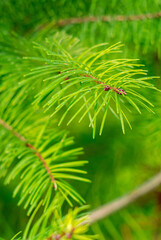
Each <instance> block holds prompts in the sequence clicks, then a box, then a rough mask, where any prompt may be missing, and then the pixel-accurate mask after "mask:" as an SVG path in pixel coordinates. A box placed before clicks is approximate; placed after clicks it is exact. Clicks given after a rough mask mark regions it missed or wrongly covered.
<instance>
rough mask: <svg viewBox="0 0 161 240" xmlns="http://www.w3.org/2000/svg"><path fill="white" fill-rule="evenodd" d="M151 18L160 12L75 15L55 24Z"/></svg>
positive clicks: (156, 16)
mask: <svg viewBox="0 0 161 240" xmlns="http://www.w3.org/2000/svg"><path fill="white" fill-rule="evenodd" d="M153 18H161V12H157V13H146V14H140V15H129V16H124V15H117V16H102V17H98V16H84V17H76V18H69V19H62V20H59V21H57V22H56V23H55V25H57V26H66V25H68V24H80V23H84V22H97V21H101V22H112V21H116V22H123V21H142V20H146V19H153Z"/></svg>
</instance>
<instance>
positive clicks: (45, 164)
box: [0, 119, 56, 189]
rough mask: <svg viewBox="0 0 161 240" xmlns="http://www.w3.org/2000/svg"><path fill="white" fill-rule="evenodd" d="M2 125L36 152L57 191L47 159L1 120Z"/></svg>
mask: <svg viewBox="0 0 161 240" xmlns="http://www.w3.org/2000/svg"><path fill="white" fill-rule="evenodd" d="M0 124H1V125H2V126H3V127H4V128H6V129H7V130H9V131H11V132H12V133H13V135H15V136H16V137H17V138H18V139H19V140H20V141H22V142H25V146H26V147H28V148H30V149H32V150H33V151H34V154H35V155H36V156H37V157H38V158H39V159H40V161H41V162H42V163H43V165H44V167H45V169H46V171H47V173H48V174H49V176H50V179H51V182H52V183H53V187H54V188H55V189H56V181H55V179H54V177H53V175H52V173H51V171H50V168H49V167H48V165H47V163H46V161H45V159H44V158H43V157H42V155H41V154H40V153H39V152H38V150H37V149H36V148H35V147H34V146H32V145H31V144H30V143H28V142H27V139H25V138H24V137H23V136H21V135H20V134H19V133H18V132H16V131H15V130H14V129H13V128H12V127H11V126H10V125H8V124H7V123H6V122H5V121H3V120H2V119H0Z"/></svg>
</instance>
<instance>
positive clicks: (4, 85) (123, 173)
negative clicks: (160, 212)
mask: <svg viewBox="0 0 161 240" xmlns="http://www.w3.org/2000/svg"><path fill="white" fill-rule="evenodd" d="M55 6H56V7H55ZM125 6H126V8H125ZM160 9H161V2H160V1H159V0H155V1H154V2H153V4H151V2H150V1H148V0H143V1H135V2H130V1H129V0H126V1H117V0H112V1H110V3H109V4H107V3H106V2H105V1H103V0H102V1H97V0H94V1H92V2H91V3H90V2H89V1H80V2H75V1H72V0H70V1H65V0H60V1H55V0H52V1H48V0H45V1H44V0H41V1H33V0H29V1H26V2H22V1H20V0H17V1H16V2H15V3H13V1H11V0H8V1H5V0H2V1H1V2H0V15H1V22H3V24H2V26H0V30H1V31H0V145H1V147H0V177H2V178H3V179H4V183H5V184H11V185H13V186H12V188H13V189H14V190H13V197H16V200H17V199H18V205H21V204H22V205H23V207H24V209H26V213H27V216H28V219H27V224H26V226H25V227H24V229H22V230H23V232H22V233H18V234H16V232H15V233H14V234H16V235H15V236H14V237H13V238H12V239H23V240H27V239H37V240H38V239H39V240H41V239H42V240H43V239H49V240H52V239H55V240H59V239H61V240H65V239H75V240H92V239H102V240H103V239H117V240H119V239H128V238H127V237H126V236H128V233H127V232H126V231H128V230H127V228H126V229H125V232H126V233H123V235H125V238H124V236H122V235H121V233H120V231H119V230H118V229H119V227H118V226H119V225H120V222H121V221H125V222H126V223H127V224H129V225H128V226H130V228H132V230H133V231H134V232H135V233H134V234H133V238H131V239H151V238H150V237H151V236H152V233H149V234H148V235H147V234H146V233H145V231H143V230H142V229H141V228H140V226H139V224H138V223H137V222H135V219H134V218H133V217H132V215H131V214H130V213H129V212H128V210H124V211H123V212H121V213H120V216H119V217H118V219H116V218H115V216H114V218H115V219H114V220H112V219H110V218H109V219H107V220H105V223H103V225H102V226H103V227H102V228H101V227H100V225H98V224H96V225H95V226H94V227H93V226H91V229H92V228H93V229H92V230H90V231H89V211H88V208H87V206H86V205H85V204H86V201H85V200H84V198H86V196H85V195H87V198H86V199H87V201H88V198H89V195H92V191H93V188H95V191H96V190H97V194H96V192H94V199H93V200H92V201H94V204H93V206H98V203H99V204H100V203H102V199H103V202H104V201H105V199H106V201H107V200H111V199H109V195H108V194H110V193H111V189H108V193H104V191H105V190H102V189H105V187H106V188H107V184H108V186H109V185H110V182H112V181H113V177H114V176H112V174H111V175H110V174H109V175H108V176H107V172H106V167H105V168H104V169H103V168H102V169H100V167H99V166H98V162H97V161H96V162H94V167H93V168H95V170H93V173H91V171H90V167H87V166H86V168H88V169H89V172H90V174H91V175H92V176H91V178H92V180H93V181H92V186H94V187H91V186H90V190H89V192H88V194H89V195H88V194H85V191H86V189H87V188H88V187H84V185H82V184H83V182H85V183H86V186H87V185H88V184H89V182H90V180H89V179H88V177H86V176H84V174H86V173H87V172H86V171H85V170H84V165H86V164H87V163H88V161H87V160H82V159H84V157H82V156H81V157H80V155H82V154H83V148H82V147H77V146H76V147H73V144H74V139H73V137H71V136H70V134H69V133H68V131H67V130H66V129H65V128H67V127H68V126H69V127H68V129H70V130H71V127H70V124H71V123H72V126H73V128H74V126H77V127H76V128H78V126H80V128H82V129H83V127H82V126H83V125H81V124H82V122H84V124H85V129H86V130H85V131H88V130H87V128H86V125H87V126H89V127H91V128H92V132H93V138H96V139H97V135H98V134H97V133H99V135H102V134H103V132H104V131H105V134H107V131H109V133H110V131H111V133H110V134H109V135H110V136H113V139H116V140H112V141H114V144H115V146H116V147H115V149H116V151H115V150H114V149H113V147H111V146H109V149H111V153H114V154H115V153H116V155H118V159H117V157H116V158H115V159H117V164H118V165H117V164H114V165H113V166H112V164H113V163H112V162H111V163H109V166H108V167H109V168H108V173H110V171H111V172H112V171H114V172H115V165H117V166H119V159H120V157H119V154H118V150H117V149H120V148H121V147H122V146H121V147H120V145H119V144H121V141H123V143H125V144H126V145H127V149H128V144H129V143H128V140H126V141H125V140H123V139H124V138H123V136H124V135H122V133H120V132H119V133H118V131H120V130H119V127H118V122H119V124H120V125H121V129H122V132H123V133H125V129H126V125H125V123H126V124H127V125H129V127H130V128H131V129H132V125H133V124H134V126H135V129H136V125H137V124H138V123H140V124H142V125H146V126H147V128H146V129H149V128H150V129H154V130H152V134H153V138H155V139H157V143H158V142H160V131H159V130H158V129H159V127H158V125H159V124H160V117H159V116H158V120H156V119H155V117H154V116H152V115H151V113H155V112H157V115H160V110H157V109H154V103H155V105H156V106H157V107H159V104H158V102H159V98H160V95H159V94H160V93H159V90H158V89H159V88H158V87H159V86H158V87H157V86H156V85H157V84H156V82H157V83H158V81H157V80H155V78H157V77H154V76H156V74H158V73H159V71H158V70H156V71H155V67H154V62H153V58H154V57H153V56H156V59H157V63H156V65H157V64H158V62H159V61H160V56H161V47H160V46H161V32H160V26H161V21H160V19H159V18H156V19H155V18H149V19H144V20H143V21H140V20H139V19H137V20H138V21H137V20H134V21H127V20H125V21H120V20H118V21H114V20H112V18H111V20H110V21H109V22H101V21H94V22H88V21H87V22H84V23H80V24H66V22H65V23H64V24H62V25H61V24H60V21H61V20H63V19H68V18H71V17H80V18H81V17H84V16H97V17H98V18H99V17H100V19H101V17H102V16H104V15H109V16H111V17H114V16H117V15H118V16H119V15H121V16H128V15H136V16H137V15H140V14H147V13H149V12H150V13H151V14H153V13H159V10H160ZM64 21H65V20H64ZM145 33H146V34H145ZM120 41H121V42H122V43H123V44H122V43H120ZM124 44H125V46H124ZM149 54H151V56H152V58H151V59H150V60H149ZM134 58H137V59H134ZM138 58H141V59H142V60H138ZM152 62H153V65H152V66H151V67H149V64H151V63H152ZM159 63H160V62H159ZM145 65H147V67H146V66H145ZM158 65H159V64H158ZM148 67H149V71H150V74H149V73H147V72H148V71H147V69H148ZM158 85H159V84H158ZM146 110H148V111H146ZM138 113H139V114H141V113H143V117H142V118H143V119H144V120H141V119H142V118H141V116H139V117H138V116H137V114H138ZM113 116H114V118H113ZM115 118H116V119H117V120H115ZM146 118H148V119H153V121H152V122H151V123H150V125H149V123H148V122H146ZM106 120H108V122H109V125H108V124H106V122H107V121H106ZM131 122H133V124H131ZM63 123H65V124H64V125H63ZM79 123H80V124H79ZM75 124H76V125H75ZM78 124H79V125H78ZM110 128H111V130H110ZM115 128H116V132H115ZM113 130H114V131H113ZM137 131H139V130H136V133H135V132H134V133H133V132H131V133H129V130H128V129H127V132H128V134H133V136H134V138H136V139H137V137H138V135H137ZM78 132H79V130H78ZM145 132H147V130H145ZM145 132H144V131H140V132H139V133H141V134H144V135H146V134H147V133H145ZM73 133H74V131H73ZM135 134H136V135H135ZM118 135H119V139H120V140H119V142H118V141H117V136H118ZM130 136H131V135H130ZM146 137H147V135H146ZM110 138H111V137H110ZM110 138H109V137H108V140H107V141H108V142H109V139H110ZM104 140H105V141H106V138H104ZM90 141H91V140H90ZM95 141H96V140H95ZM148 141H149V142H148ZM131 144H133V143H131ZM104 146H105V147H104V148H105V149H106V145H104ZM149 146H150V148H149ZM140 147H142V148H143V149H144V151H145V150H146V149H147V151H152V150H153V147H152V145H151V139H150V138H147V140H146V141H145V143H141V146H140ZM148 148H149V149H148ZM154 149H156V151H157V153H156V155H157V160H156V161H155V164H152V165H154V167H158V164H159V158H158V147H157V144H156V143H155V144H154ZM127 151H128V150H127ZM101 154H102V153H100V155H99V157H101V156H102V155H101ZM107 154H108V153H107ZM128 154H129V155H130V154H131V153H128ZM128 154H127V156H128ZM121 157H122V159H123V160H121V161H124V156H123V154H122V156H121ZM127 158H128V157H127ZM127 158H126V159H125V162H121V163H120V164H122V163H123V166H121V165H120V167H122V169H120V170H119V171H118V170H117V171H116V173H115V174H116V175H117V177H116V179H115V180H114V181H116V182H119V184H116V186H115V189H113V190H112V194H111V196H116V195H117V193H118V192H120V193H124V191H123V189H124V185H125V184H126V183H127V182H128V181H127V182H126V179H130V176H131V175H132V172H133V169H135V168H137V167H138V166H139V160H136V163H137V164H138V165H137V166H133V165H132V163H127V161H126V160H127ZM95 159H96V160H98V158H97V156H95ZM105 159H106V158H105ZM133 159H135V156H134V157H133ZM144 159H145V161H144V160H142V164H144V163H146V164H147V163H148V160H149V158H148V157H147V156H145V157H144ZM110 164H111V165H110ZM130 164H131V165H130ZM150 167H153V166H150ZM113 169H114V170H113ZM129 169H130V170H129ZM98 171H102V173H101V174H102V179H101V182H102V184H101V183H99V184H97V182H98V179H97V177H96V178H94V177H93V176H94V173H95V175H96V176H100V178H101V175H100V172H98ZM140 171H141V168H140V169H139V170H138V171H137V174H139V173H140ZM117 173H118V174H117ZM115 174H114V175H115ZM147 175H148V174H147ZM149 175H151V174H149ZM149 175H148V176H149ZM110 178H111V179H110ZM125 178H126V179H125ZM145 178H146V173H145ZM133 179H135V174H133ZM13 180H14V181H13ZM139 181H141V179H140V180H139ZM13 182H14V184H13ZM75 182H77V183H75ZM133 182H134V181H133ZM78 183H79V185H78ZM128 184H129V185H128ZM128 184H127V185H128V187H127V188H126V189H127V190H129V189H130V188H131V186H132V185H135V184H136V183H135V184H133V183H132V180H131V182H129V183H128ZM117 185H119V186H117ZM82 186H83V187H82ZM82 189H83V190H82ZM81 193H82V194H81ZM102 193H104V194H103V195H104V198H102ZM106 194H107V197H106ZM96 195H97V196H96ZM101 198H102V199H101ZM82 211H83V213H82ZM134 212H135V213H138V212H140V209H139V208H137V207H136V208H134ZM117 228H118V229H117ZM102 229H105V230H104V233H102V232H103V231H102ZM19 230H21V229H19ZM152 232H153V231H152ZM96 233H98V235H97V234H96ZM103 234H104V235H105V236H108V237H107V238H106V237H104V236H103ZM138 236H139V238H138ZM147 236H148V238H147ZM10 237H11V236H10ZM129 239H130V238H129Z"/></svg>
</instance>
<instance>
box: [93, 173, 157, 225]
mask: <svg viewBox="0 0 161 240" xmlns="http://www.w3.org/2000/svg"><path fill="white" fill-rule="evenodd" d="M160 185H161V172H159V173H158V174H156V175H155V176H154V177H152V178H151V179H149V180H148V181H146V182H144V183H143V184H142V185H140V186H139V187H138V188H137V189H135V190H133V191H132V192H130V193H129V194H127V195H124V196H122V197H120V198H118V199H115V200H113V201H112V202H110V203H107V204H105V205H103V206H101V207H99V208H98V209H96V210H93V211H92V212H91V214H90V218H89V224H93V223H95V222H97V221H99V220H101V219H103V218H105V217H108V216H110V215H112V214H113V213H115V212H117V211H119V210H121V209H122V208H124V207H127V206H128V205H129V204H131V203H133V202H135V201H136V200H138V199H139V198H141V197H143V196H145V195H146V194H148V193H150V192H151V191H153V190H154V189H156V188H157V187H159V186H160Z"/></svg>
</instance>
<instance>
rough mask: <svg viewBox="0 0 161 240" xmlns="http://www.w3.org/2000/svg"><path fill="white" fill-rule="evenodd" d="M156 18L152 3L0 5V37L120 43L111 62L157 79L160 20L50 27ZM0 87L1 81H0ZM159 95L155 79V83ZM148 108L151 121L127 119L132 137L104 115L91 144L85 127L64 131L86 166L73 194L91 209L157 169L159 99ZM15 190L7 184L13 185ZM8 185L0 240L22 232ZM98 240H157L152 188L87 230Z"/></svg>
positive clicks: (68, 0) (36, 0)
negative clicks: (130, 63)
mask: <svg viewBox="0 0 161 240" xmlns="http://www.w3.org/2000/svg"><path fill="white" fill-rule="evenodd" d="M160 11H161V1H160V0H153V1H150V0H149V1H148V0H137V1H131V0H93V1H89V0H79V1H77V0H59V1H55V0H28V1H23V0H15V1H14V0H1V1H0V38H1V37H2V38H3V37H4V36H5V37H6V38H9V36H10V34H12V33H14V32H15V33H16V34H17V35H20V36H23V37H25V38H27V39H28V38H30V36H32V35H34V34H38V31H39V29H40V26H42V24H45V25H43V26H45V27H44V28H46V33H44V37H45V35H46V36H47V35H48V34H52V33H55V32H57V31H62V30H63V31H65V32H66V33H68V34H71V35H72V36H74V37H77V38H79V39H80V41H81V43H82V45H83V46H92V45H94V44H97V43H101V42H109V44H110V45H111V44H113V43H116V42H120V41H121V42H122V43H123V44H124V47H123V48H122V53H118V54H115V57H117V58H124V57H128V58H137V59H140V62H141V63H143V64H144V65H145V67H144V69H147V70H148V75H149V76H160V75H161V19H151V20H144V21H133V22H109V23H102V22H101V21H97V22H95V23H88V22H87V23H82V24H76V25H72V24H69V25H67V26H64V27H55V26H54V22H56V21H57V20H60V19H67V18H70V17H81V16H103V15H110V16H115V15H139V14H145V13H149V12H150V13H155V12H160ZM0 81H1V80H0ZM155 85H156V86H157V87H158V88H160V86H161V84H160V79H158V80H155ZM148 97H149V98H150V99H151V101H152V102H153V103H154V104H155V110H156V114H155V115H153V114H150V113H148V112H146V111H145V110H144V111H143V114H142V115H138V113H136V112H134V113H133V114H131V117H130V120H131V123H132V126H133V130H132V131H131V130H130V129H128V128H126V134H125V135H123V134H122V131H121V127H120V122H119V121H118V120H117V119H115V118H114V117H113V116H112V114H109V116H108V121H107V123H106V125H105V129H104V132H103V134H102V136H101V137H100V136H98V134H97V136H96V138H95V139H94V140H93V138H92V131H91V129H90V128H88V124H86V121H84V122H83V123H81V124H79V123H77V122H76V121H75V122H74V123H73V124H72V125H71V126H69V127H66V126H65V125H64V126H62V127H65V128H66V129H68V130H69V132H70V134H71V135H73V136H74V137H75V142H76V146H82V147H84V156H81V158H84V159H87V160H89V164H88V166H87V167H86V168H87V171H88V176H89V178H90V179H91V180H92V183H91V184H86V183H80V184H79V185H78V184H76V183H75V187H76V189H77V190H78V191H80V193H81V194H82V195H83V197H84V198H85V199H86V201H87V203H88V204H90V206H91V209H94V208H96V207H98V206H100V205H102V204H104V203H106V202H108V201H111V200H113V199H115V198H117V197H119V196H121V195H123V194H125V193H127V192H128V191H130V190H132V189H133V188H134V187H136V186H137V185H139V184H141V183H142V182H143V181H144V180H146V179H148V178H149V177H151V176H152V175H154V174H155V173H157V172H158V171H159V170H160V169H161V156H160V143H161V131H160V130H161V127H160V125H161V124H160V113H161V111H160V100H161V96H160V94H159V93H156V92H151V93H149V96H148ZM15 185H16V183H15V182H13V186H15ZM13 186H12V185H9V186H4V185H3V179H2V180H0V237H2V238H4V239H10V238H11V237H12V236H13V235H14V234H15V233H17V232H18V231H19V230H23V229H24V227H25V225H26V223H27V220H28V219H27V217H26V214H25V210H24V209H23V208H22V207H17V201H16V199H13V198H12V190H13ZM91 232H93V233H98V234H99V236H100V237H99V239H101V240H110V239H112V240H144V239H145V240H151V239H154V240H157V239H161V192H160V190H159V189H157V190H156V191H154V192H152V193H151V194H149V195H148V196H145V197H144V198H142V199H140V200H139V201H137V202H136V203H134V204H132V205H131V206H129V207H127V208H126V209H124V210H121V211H119V212H117V213H115V214H114V215H112V216H111V217H109V218H106V219H104V220H102V221H100V222H98V223H96V224H94V225H92V227H91Z"/></svg>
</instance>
